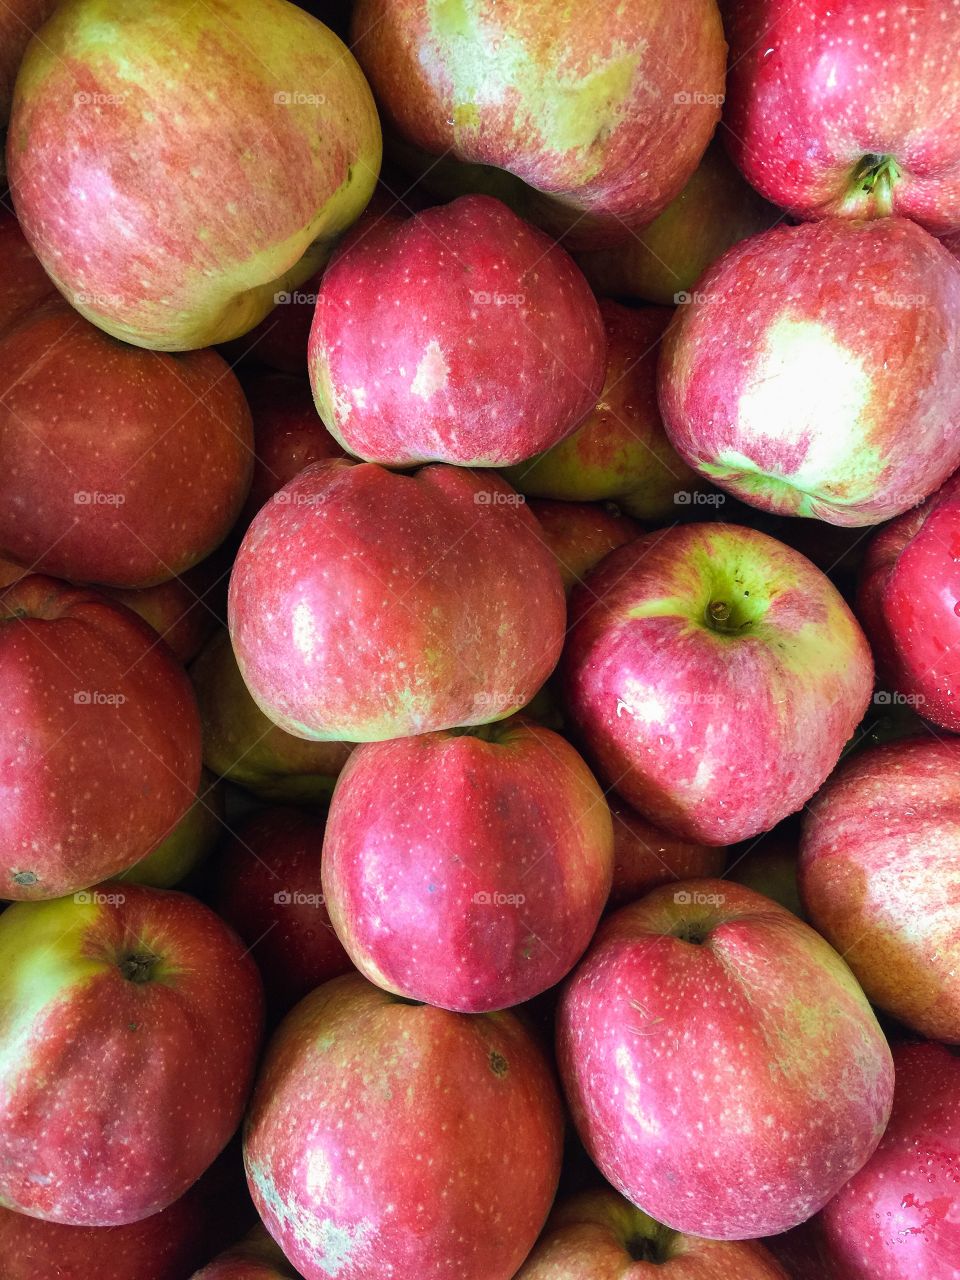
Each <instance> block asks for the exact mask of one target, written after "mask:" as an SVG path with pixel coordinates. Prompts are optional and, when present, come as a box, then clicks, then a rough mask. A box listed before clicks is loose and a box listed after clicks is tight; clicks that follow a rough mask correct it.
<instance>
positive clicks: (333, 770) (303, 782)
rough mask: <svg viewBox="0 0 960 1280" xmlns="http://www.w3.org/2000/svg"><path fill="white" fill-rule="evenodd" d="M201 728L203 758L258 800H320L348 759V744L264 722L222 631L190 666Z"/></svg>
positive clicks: (323, 799) (215, 769) (302, 802)
mask: <svg viewBox="0 0 960 1280" xmlns="http://www.w3.org/2000/svg"><path fill="white" fill-rule="evenodd" d="M190 677H191V679H192V681H193V687H194V689H195V690H196V694H197V704H198V706H199V708H200V720H201V723H202V726H203V762H204V764H205V765H206V767H207V768H208V769H209V770H210V771H211V772H212V773H216V774H219V775H220V776H221V777H223V778H226V779H227V780H228V781H229V782H233V783H236V785H237V786H240V787H243V788H245V790H247V791H252V792H253V794H254V795H255V796H259V797H260V798H261V799H262V800H275V801H281V802H284V803H291V804H314V803H324V802H326V801H327V800H328V799H329V798H330V792H331V791H332V790H333V784H334V780H335V779H336V777H337V774H338V773H339V772H340V770H341V769H342V768H343V766H344V765H345V764H346V762H347V757H348V756H349V755H350V752H351V750H352V746H351V744H349V743H346V742H307V741H305V740H304V739H303V738H295V737H294V736H293V734H291V733H285V732H284V730H283V729H280V728H278V727H277V725H275V724H274V723H273V721H272V720H268V719H267V717H266V716H265V715H264V714H263V712H262V711H261V710H260V708H259V707H258V706H257V704H256V703H255V702H254V700H253V699H252V698H251V697H250V694H249V692H248V691H247V686H246V685H245V684H244V683H243V676H241V674H240V670H239V668H238V667H237V662H236V659H235V658H234V656H233V649H232V647H231V645H230V637H229V635H228V634H227V632H226V631H220V632H218V633H217V635H215V636H214V637H213V639H212V640H211V641H210V643H209V644H208V645H207V646H206V648H205V649H204V651H203V652H202V653H201V654H200V656H199V658H197V660H196V662H195V663H194V664H193V666H192V667H191V669H190Z"/></svg>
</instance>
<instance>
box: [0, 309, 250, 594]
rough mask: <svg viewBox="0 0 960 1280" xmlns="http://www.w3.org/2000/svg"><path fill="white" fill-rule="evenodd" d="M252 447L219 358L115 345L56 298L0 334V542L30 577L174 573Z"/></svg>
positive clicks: (218, 512)
mask: <svg viewBox="0 0 960 1280" xmlns="http://www.w3.org/2000/svg"><path fill="white" fill-rule="evenodd" d="M252 454H253V426H252V423H251V419H250V411H249V409H248V408H247V402H246V400H245V399H244V396H243V392H242V391H241V390H240V384H239V383H238V382H237V380H236V378H235V377H234V376H233V374H232V373H231V372H230V370H229V368H228V366H227V365H226V363H225V362H224V361H223V359H222V358H221V357H220V356H218V355H217V354H216V353H215V352H212V351H193V352H190V353H188V354H186V355H182V356H172V355H161V354H159V353H156V352H145V351H142V350H139V349H137V348H136V347H128V346H124V345H122V344H121V343H118V342H116V341H115V340H114V339H113V338H111V337H109V336H108V335H107V334H104V333H102V332H101V331H100V330H99V329H97V328H95V327H94V326H93V325H92V324H87V323H86V321H84V320H81V319H80V318H78V316H77V315H76V313H75V312H74V311H73V310H72V309H71V308H70V307H68V306H67V305H66V304H65V303H64V302H63V301H61V300H57V301H56V302H54V303H50V304H48V305H46V306H44V307H43V308H41V309H39V310H36V311H33V312H31V313H30V314H29V315H28V316H27V317H26V318H25V319H24V320H22V321H21V323H20V324H18V325H17V326H16V327H15V328H14V329H13V330H10V331H8V332H7V334H6V335H5V336H3V337H0V470H2V471H3V472H4V474H6V475H7V476H8V477H9V478H8V482H7V493H6V499H5V501H4V504H3V507H2V508H0V549H2V551H3V553H4V555H7V556H9V557H11V558H12V559H14V560H18V561H20V562H21V563H22V564H26V565H30V566H31V567H32V568H34V570H36V571H39V572H43V573H50V574H56V575H57V576H59V577H63V578H71V579H73V580H75V581H79V582H99V583H105V584H107V585H110V586H117V587H147V586H151V585H153V584H154V583H158V582H164V581H166V580H167V579H169V578H172V577H174V576H175V575H176V574H179V573H182V572H183V571H184V570H186V569H189V568H190V567H191V566H192V565H194V564H196V563H198V561H200V560H202V559H203V558H204V556H206V555H207V554H209V552H211V551H213V549H214V548H215V547H216V546H217V545H218V544H219V543H220V542H222V541H223V539H224V538H225V537H226V535H227V533H228V532H229V531H230V528H231V526H232V525H233V523H234V521H235V520H236V518H237V515H238V514H239V512H240V508H241V506H242V505H243V502H244V499H245V498H246V496H247V491H248V489H249V487H250V476H251V472H252V465H253V464H252ZM172 495H176V498H175V512H176V515H175V518H171V501H172Z"/></svg>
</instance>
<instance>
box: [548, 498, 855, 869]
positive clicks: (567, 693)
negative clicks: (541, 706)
mask: <svg viewBox="0 0 960 1280" xmlns="http://www.w3.org/2000/svg"><path fill="white" fill-rule="evenodd" d="M714 609H716V610H720V611H721V612H722V611H723V610H726V611H727V620H726V621H725V622H724V621H717V620H715V619H714V618H713V617H712V615H711V610H714ZM570 617H571V622H570V628H569V631H568V637H567V644H566V649H565V651H564V659H563V664H562V669H561V674H562V681H563V689H564V701H565V706H566V709H567V711H568V713H569V715H570V718H571V720H572V722H573V724H574V725H575V727H576V729H577V732H578V734H579V738H578V741H580V743H581V745H582V747H583V749H584V754H585V755H586V758H587V760H588V761H589V762H590V763H591V764H592V765H593V766H594V768H595V769H596V770H597V773H598V776H599V777H600V779H601V781H604V782H606V783H609V785H611V786H612V787H614V788H615V789H616V790H617V791H618V792H619V794H620V795H621V796H622V798H623V799H624V800H626V801H627V803H628V804H629V805H631V806H632V807H633V808H634V809H636V810H637V811H638V812H639V813H640V814H641V815H642V816H643V817H645V818H647V819H648V820H649V821H650V822H652V823H654V824H655V825H656V826H658V827H661V828H662V829H663V830H664V831H666V832H668V833H671V834H673V835H675V836H679V837H681V838H682V839H685V840H688V841H694V842H696V843H698V844H712V845H724V844H733V843H735V842H736V841H738V840H744V839H747V838H749V837H750V836H754V835H758V834H759V833H760V832H761V831H766V830H768V829H769V828H770V827H772V826H773V825H774V824H775V823H777V822H779V821H780V820H781V819H782V818H784V817H786V816H787V814H789V813H792V812H793V811H794V810H796V809H798V808H799V807H800V806H801V805H802V804H803V802H804V801H805V800H807V799H809V797H810V796H811V795H813V793H814V792H815V791H816V789H817V787H819V786H820V784H821V783H822V782H823V781H824V779H825V778H826V777H827V775H828V774H829V773H830V771H831V770H832V769H833V767H834V765H835V764H836V762H837V760H838V758H839V756H840V752H841V750H842V749H843V746H844V744H845V743H846V741H847V739H848V738H849V737H850V735H851V733H852V732H853V730H854V729H855V728H856V726H857V724H858V722H859V721H860V718H861V716H862V715H863V713H864V711H865V709H866V707H867V704H868V702H869V699H870V695H871V692H872V684H873V665H872V661H871V658H870V650H869V648H868V646H867V642H866V639H865V638H864V636H863V633H862V631H861V630H860V628H859V626H858V625H857V622H856V620H855V619H854V617H853V615H852V614H851V612H850V610H849V609H848V608H847V606H846V604H845V603H844V601H843V600H842V598H841V597H840V595H839V594H838V592H837V591H836V589H835V588H834V587H833V585H832V584H831V583H830V581H829V580H828V579H827V578H826V577H825V576H824V575H823V574H822V573H821V572H820V570H819V569H817V568H815V567H814V565H812V564H811V563H810V562H809V560H806V559H805V558H804V557H803V556H801V555H800V554H799V553H798V552H796V551H794V550H792V549H791V548H790V547H787V546H784V545H783V544H782V543H779V542H776V541H775V540H774V539H773V538H769V537H767V535H766V534H763V533H759V532H758V531H756V530H753V529H746V528H740V527H737V526H735V525H719V524H706V523H705V524H687V525H678V526H675V527H674V528H672V529H670V530H669V531H667V532H664V531H662V530H661V531H657V532H655V533H650V534H647V535H646V536H645V537H643V538H638V539H637V541H636V542H633V543H628V544H627V545H626V546H624V547H620V548H619V550H617V551H614V552H612V553H611V554H610V555H609V556H607V558H606V559H605V560H604V561H603V562H602V563H601V564H600V565H599V566H598V567H597V568H596V569H595V570H594V571H593V573H592V574H590V575H589V577H588V578H587V580H586V582H585V583H584V585H583V586H582V587H578V588H576V589H575V590H574V592H573V596H572V598H571V611H570Z"/></svg>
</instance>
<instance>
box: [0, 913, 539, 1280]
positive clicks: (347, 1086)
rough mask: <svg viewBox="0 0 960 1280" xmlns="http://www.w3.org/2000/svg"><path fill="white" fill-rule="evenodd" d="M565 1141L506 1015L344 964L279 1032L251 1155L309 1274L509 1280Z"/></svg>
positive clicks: (532, 1056)
mask: <svg viewBox="0 0 960 1280" xmlns="http://www.w3.org/2000/svg"><path fill="white" fill-rule="evenodd" d="M0 924H2V921H0ZM562 1136H563V1113H562V1108H561V1104H560V1099H559V1096H558V1094H557V1090H556V1086H555V1084H554V1082H553V1076H552V1073H551V1070H550V1068H549V1066H548V1065H547V1061H546V1059H545V1057H544V1055H543V1053H542V1051H541V1050H540V1047H539V1045H538V1044H537V1042H536V1041H535V1039H534V1038H533V1036H532V1034H531V1032H529V1031H528V1030H527V1029H526V1027H525V1026H524V1025H523V1023H521V1022H520V1021H519V1020H518V1019H517V1018H516V1017H515V1016H514V1015H513V1014H510V1013H497V1014H482V1015H478V1016H476V1017H468V1016H467V1015H466V1014H461V1013H449V1012H447V1011H446V1010H443V1009H433V1008H431V1007H430V1006H429V1005H414V1004H411V1003H409V1002H407V1001H402V1000H399V999H397V997H396V996H392V995H388V994H387V993H386V992H384V991H380V990H379V989H378V988H377V987H374V986H371V985H370V983H368V982H366V981H365V979H363V978H362V977H360V975H359V974H347V975H346V976H344V977H342V978H335V979H334V980H333V981H332V982H328V983H327V984H326V985H325V986H323V987H319V988H318V989H317V990H316V991H314V992H313V993H312V994H311V995H309V996H307V998H306V999H305V1000H302V1001H301V1002H300V1004H299V1005H297V1007H296V1009H294V1010H293V1012H292V1013H291V1014H289V1015H288V1016H287V1018H286V1020H285V1021H284V1022H283V1024H282V1025H281V1027H280V1029H279V1031H278V1032H277V1033H276V1035H275V1036H274V1038H273V1041H272V1042H271V1044H270V1046H269V1048H268V1050H267V1054H266V1058H265V1061H264V1064H263V1069H262V1071H261V1073H260V1078H259V1080H258V1082H257V1087H256V1090H255V1091H254V1097H253V1103H252V1105H251V1108H250V1113H249V1115H248V1117H247V1125H246V1139H245V1143H244V1158H245V1161H246V1166H247V1178H248V1181H249V1184H250V1191H251V1194H252V1195H253V1200H254V1204H255V1205H256V1206H257V1209H258V1211H259V1212H260V1215H261V1217H262V1218H263V1220H264V1223H265V1224H266V1227H267V1229H268V1231H269V1232H270V1234H271V1235H272V1236H273V1237H274V1239H275V1240H276V1241H277V1242H278V1243H279V1244H280V1246H281V1248H282V1249H283V1251H284V1253H285V1254H286V1255H287V1257H288V1258H289V1259H290V1261H291V1262H292V1263H293V1265H294V1266H295V1267H296V1269H297V1270H298V1271H299V1272H300V1273H301V1274H302V1275H303V1276H304V1277H305V1280H329V1277H330V1276H331V1275H336V1277H337V1280H368V1277H370V1276H371V1275H387V1274H389V1275H390V1277H391V1280H424V1277H426V1276H430V1277H431V1278H432V1280H511V1277H512V1276H513V1275H514V1273H515V1272H516V1270H517V1268H518V1267H519V1266H520V1263H521V1262H522V1261H523V1259H524V1258H525V1257H526V1255H527V1253H528V1252H529V1251H530V1249H531V1247H532V1245H533V1243H534V1241H535V1240H536V1238H537V1235H538V1233H539V1231H540V1228H541V1227H542V1226H543V1222H544V1219H545V1218H546V1216H547V1212H548V1210H549V1208H550V1204H551V1202H552V1200H553V1196H554V1193H555V1191H556V1187H557V1179H558V1176H559V1173H560V1155H561V1145H562Z"/></svg>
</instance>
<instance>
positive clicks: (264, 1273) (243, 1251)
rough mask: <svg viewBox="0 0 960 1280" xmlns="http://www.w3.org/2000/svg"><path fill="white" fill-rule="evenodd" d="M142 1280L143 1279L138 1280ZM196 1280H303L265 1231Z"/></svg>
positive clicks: (260, 1229)
mask: <svg viewBox="0 0 960 1280" xmlns="http://www.w3.org/2000/svg"><path fill="white" fill-rule="evenodd" d="M138 1280H139V1278H138ZM193 1280H299V1278H298V1276H297V1273H296V1271H294V1269H293V1267H291V1265H290V1263H289V1262H287V1260H286V1258H285V1257H284V1256H283V1253H282V1251H281V1250H280V1248H279V1247H278V1246H277V1245H276V1244H274V1242H273V1241H272V1240H271V1239H270V1237H269V1236H268V1235H267V1233H266V1231H265V1230H264V1229H263V1227H259V1226H258V1227H254V1228H253V1230H252V1231H250V1232H249V1234H247V1235H246V1236H244V1238H243V1239H242V1240H241V1241H240V1243H239V1244H237V1245H234V1247H233V1248H232V1249H227V1251H226V1252H225V1253H221V1254H220V1255H219V1256H218V1257H216V1258H214V1260H213V1261H212V1262H211V1263H210V1264H209V1266H206V1267H204V1268H203V1270H202V1271H198V1272H197V1273H196V1275H195V1276H194V1277H193Z"/></svg>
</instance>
